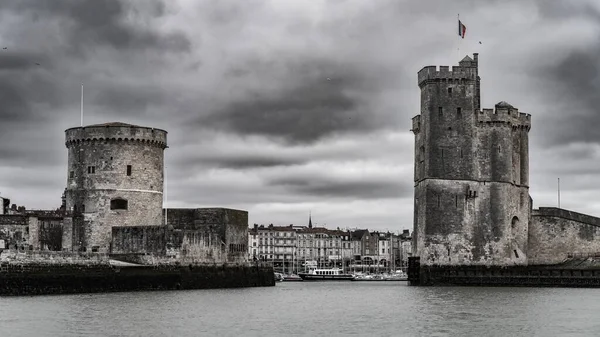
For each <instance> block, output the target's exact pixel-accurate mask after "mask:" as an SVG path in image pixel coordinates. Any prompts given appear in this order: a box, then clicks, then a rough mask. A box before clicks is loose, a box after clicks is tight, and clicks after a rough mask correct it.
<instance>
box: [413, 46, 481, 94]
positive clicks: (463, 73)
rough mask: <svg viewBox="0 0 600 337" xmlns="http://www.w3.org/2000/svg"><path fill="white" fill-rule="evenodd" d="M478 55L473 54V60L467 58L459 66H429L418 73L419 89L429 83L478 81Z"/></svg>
mask: <svg viewBox="0 0 600 337" xmlns="http://www.w3.org/2000/svg"><path fill="white" fill-rule="evenodd" d="M477 65H478V54H477V53H475V54H473V59H471V58H470V57H469V56H465V58H463V59H462V61H460V62H459V65H458V66H452V69H450V67H449V66H439V68H438V67H437V66H427V67H423V69H421V70H419V72H418V73H417V79H418V80H417V81H418V85H419V87H421V86H422V85H424V84H425V83H426V82H427V81H460V80H467V81H476V80H477Z"/></svg>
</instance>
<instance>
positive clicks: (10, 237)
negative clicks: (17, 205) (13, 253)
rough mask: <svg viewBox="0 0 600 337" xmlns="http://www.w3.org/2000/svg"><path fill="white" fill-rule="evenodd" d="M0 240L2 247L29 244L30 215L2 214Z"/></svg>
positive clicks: (0, 216)
mask: <svg viewBox="0 0 600 337" xmlns="http://www.w3.org/2000/svg"><path fill="white" fill-rule="evenodd" d="M0 240H1V241H0V249H8V248H11V249H14V247H15V246H24V245H25V246H28V245H29V217H28V216H25V215H8V214H4V215H0ZM2 242H3V243H4V244H3V245H2V244H1V243H2Z"/></svg>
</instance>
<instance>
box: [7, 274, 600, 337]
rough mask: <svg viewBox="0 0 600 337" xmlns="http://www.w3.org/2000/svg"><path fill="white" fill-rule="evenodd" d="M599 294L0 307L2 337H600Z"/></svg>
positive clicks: (333, 292)
mask: <svg viewBox="0 0 600 337" xmlns="http://www.w3.org/2000/svg"><path fill="white" fill-rule="evenodd" d="M599 312H600V291H598V290H595V289H559V288H467V287H438V288H415V287H408V286H406V283H404V282H343V281H342V282H310V283H308V282H304V283H303V282H290V283H285V282H283V283H278V284H277V286H276V287H269V288H247V289H219V290H187V291H164V292H131V293H108V294H89V295H61V296H38V297H4V298H0V329H1V330H0V331H2V336H34V335H35V336H82V335H90V336H97V335H102V336H209V335H214V336H217V335H218V336H286V335H306V336H315V335H323V334H325V335H328V336H345V335H359V336H600V320H599V319H598V317H600V314H599Z"/></svg>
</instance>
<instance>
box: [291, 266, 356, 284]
mask: <svg viewBox="0 0 600 337" xmlns="http://www.w3.org/2000/svg"><path fill="white" fill-rule="evenodd" d="M298 276H300V277H301V278H302V279H303V280H304V281H353V280H354V275H352V274H346V273H344V271H343V270H342V269H340V268H327V269H312V270H310V271H308V272H306V273H298Z"/></svg>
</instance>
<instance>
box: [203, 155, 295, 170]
mask: <svg viewBox="0 0 600 337" xmlns="http://www.w3.org/2000/svg"><path fill="white" fill-rule="evenodd" d="M305 162H306V161H305V160H302V159H299V158H298V159H293V158H282V157H269V156H261V155H260V154H257V155H256V156H252V155H250V156H248V155H246V156H245V155H236V156H207V157H203V158H202V164H203V165H207V166H213V167H219V168H230V169H242V170H243V169H249V168H265V167H275V166H290V165H300V164H303V163H305Z"/></svg>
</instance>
